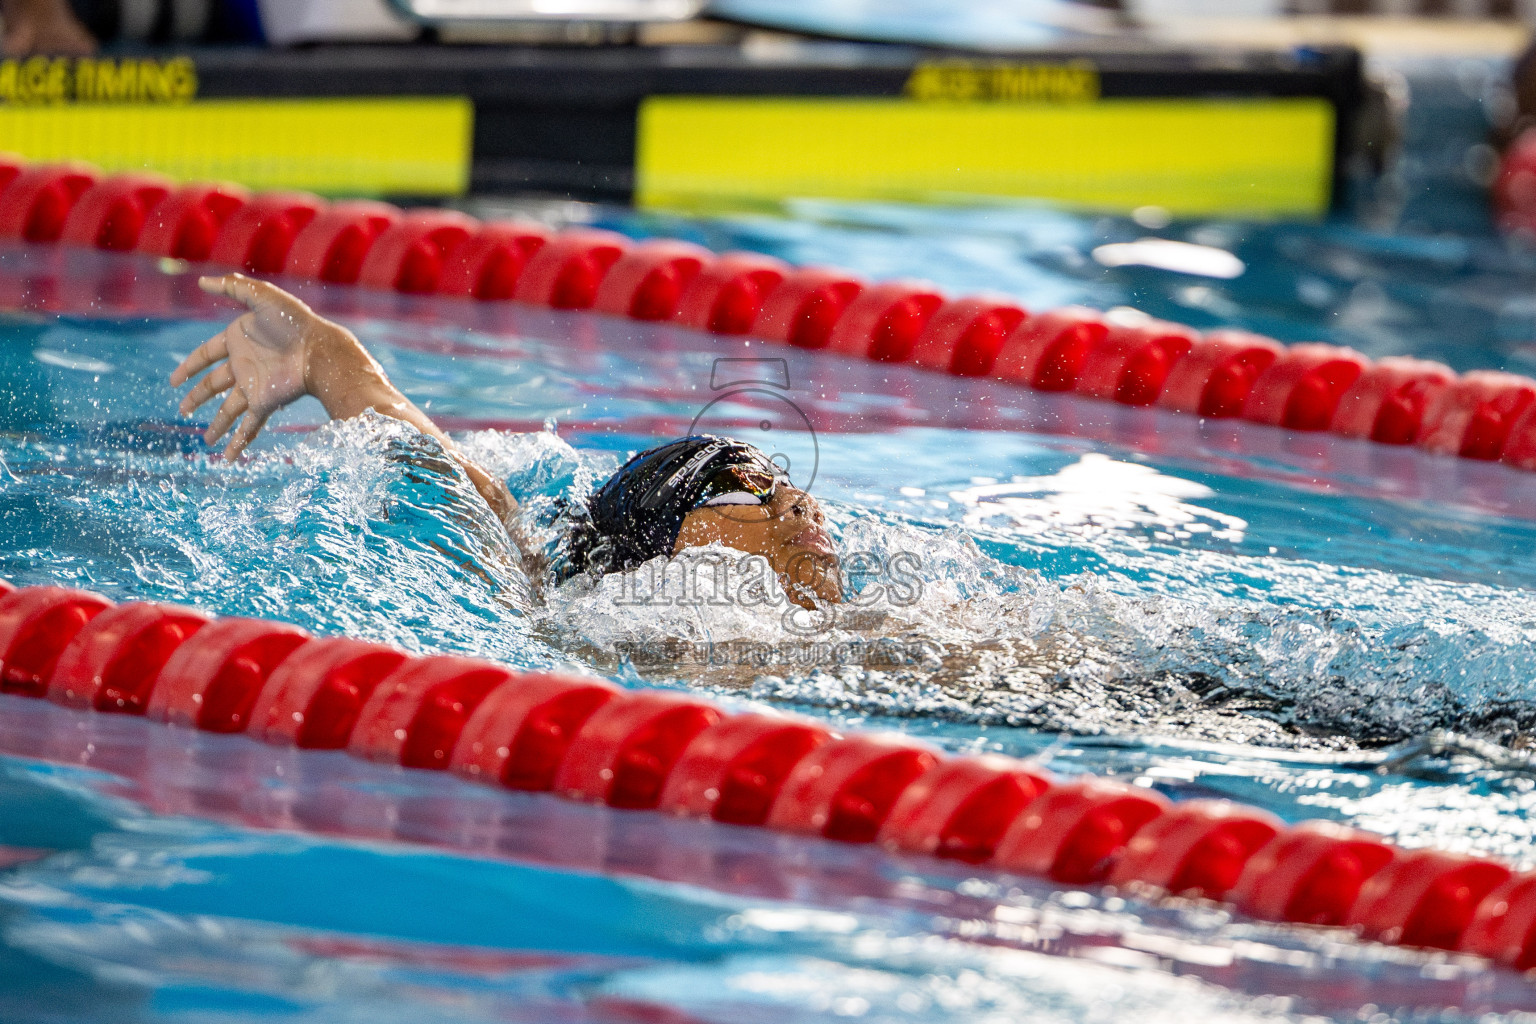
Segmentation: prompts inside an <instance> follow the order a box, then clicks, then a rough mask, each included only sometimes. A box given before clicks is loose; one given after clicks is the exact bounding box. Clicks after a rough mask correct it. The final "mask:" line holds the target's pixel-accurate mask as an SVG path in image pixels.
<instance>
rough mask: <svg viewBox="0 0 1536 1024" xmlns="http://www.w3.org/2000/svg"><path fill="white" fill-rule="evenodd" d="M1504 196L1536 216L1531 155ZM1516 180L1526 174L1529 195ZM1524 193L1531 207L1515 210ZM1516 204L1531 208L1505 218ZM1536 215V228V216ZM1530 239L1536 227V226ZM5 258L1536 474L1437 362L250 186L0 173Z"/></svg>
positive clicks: (1520, 424) (1514, 434) (1528, 385)
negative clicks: (560, 312)
mask: <svg viewBox="0 0 1536 1024" xmlns="http://www.w3.org/2000/svg"><path fill="white" fill-rule="evenodd" d="M1519 155H1521V156H1522V158H1523V162H1521V161H1519V160H1512V163H1511V165H1510V169H1509V170H1507V172H1506V175H1505V178H1504V179H1501V182H1502V184H1501V191H1500V193H1499V194H1500V196H1502V197H1504V201H1505V203H1506V205H1511V204H1512V201H1511V200H1510V199H1509V197H1510V196H1516V194H1517V193H1518V196H1517V198H1519V197H1524V196H1525V194H1526V192H1529V193H1530V194H1531V195H1532V196H1536V186H1531V187H1529V188H1526V187H1525V183H1526V182H1527V179H1529V181H1532V182H1536V141H1533V142H1532V143H1531V145H1529V146H1527V147H1526V149H1524V150H1520V153H1519ZM1522 175H1523V176H1522ZM1521 188H1525V192H1522V191H1521ZM1513 205H1518V204H1513ZM1528 205H1529V206H1530V207H1531V209H1532V210H1536V199H1530V200H1529V203H1528ZM1530 219H1531V220H1532V222H1533V223H1536V213H1533V214H1532V217H1531V218H1530ZM0 240H12V241H27V242H44V243H47V242H61V243H64V244H70V245H83V246H94V247H96V248H101V249H114V250H132V251H137V252H141V253H145V254H149V255H156V256H171V257H175V258H179V259H185V260H192V261H199V262H204V261H205V262H208V263H210V264H213V265H216V266H218V267H230V268H236V269H241V270H245V271H248V272H251V273H258V274H278V273H282V274H289V275H293V276H298V277H305V278H310V279H313V280H319V281H326V282H329V283H333V284H356V285H358V286H360V287H364V288H375V289H383V290H394V291H399V292H406V293H413V294H438V295H453V296H467V297H474V298H477V299H481V300H484V301H499V300H508V299H511V300H515V301H519V302H526V303H535V304H539V305H544V306H550V307H554V308H558V309H592V310H596V311H598V312H602V313H607V314H611V315H615V316H628V317H633V318H635V319H639V320H650V321H665V322H672V323H676V324H679V325H681V326H686V327H689V328H693V329H697V330H705V331H712V332H714V333H718V334H725V335H733V336H741V335H745V336H749V337H755V338H758V339H760V340H762V341H765V342H768V343H776V344H784V345H794V346H798V347H801V348H807V349H825V350H828V351H832V352H835V353H838V354H841V355H844V356H854V357H860V358H866V359H871V360H877V361H885V362H898V363H902V362H911V363H914V364H916V365H919V366H923V367H927V368H930V369H934V370H941V371H947V372H949V373H953V374H956V375H960V376H967V377H990V378H993V379H995V380H999V381H1003V382H1008V383H1012V384H1019V385H1024V386H1026V387H1031V388H1036V389H1039V390H1044V391H1065V392H1073V393H1076V394H1079V395H1083V396H1085V397H1090V398H1096V399H1100V400H1107V401H1114V402H1119V403H1121V404H1124V405H1132V406H1157V407H1160V408H1163V409H1169V410H1173V411H1178V412H1184V413H1189V414H1192V415H1197V416H1203V417H1207V418H1241V419H1246V420H1251V421H1253V422H1257V423H1266V424H1270V425H1273V426H1279V427H1284V428H1287V429H1290V430H1300V431H1322V432H1329V433H1333V434H1338V435H1341V436H1345V437H1354V438H1369V439H1371V440H1373V441H1377V442H1379V443H1382V444H1393V445H1416V446H1418V447H1420V448H1424V449H1427V450H1429V451H1433V452H1438V453H1443V454H1449V455H1459V456H1461V457H1463V458H1468V459H1478V460H1483V461H1502V462H1503V463H1505V464H1507V465H1511V466H1517V467H1519V468H1521V469H1536V381H1532V380H1530V379H1528V378H1525V377H1518V376H1515V375H1512V374H1503V373H1489V372H1473V373H1468V374H1466V375H1464V376H1458V375H1457V374H1456V373H1454V372H1453V371H1452V370H1451V369H1450V368H1449V367H1446V366H1443V365H1441V364H1439V363H1432V362H1425V361H1423V360H1414V359H1401V358H1388V359H1383V360H1381V361H1380V362H1373V361H1372V360H1370V359H1367V358H1366V357H1365V356H1363V355H1361V354H1360V353H1358V352H1355V351H1353V350H1351V349H1347V348H1339V347H1336V346H1331V345H1320V344H1306V345H1294V346H1290V347H1287V346H1284V345H1281V344H1279V343H1278V342H1276V341H1274V340H1272V339H1269V338H1264V337H1261V336H1258V335H1254V334H1248V333H1245V332H1240V331H1230V330H1218V331H1211V332H1207V333H1200V332H1198V331H1195V330H1193V329H1191V328H1188V327H1185V326H1182V325H1179V324H1173V323H1165V322H1159V321H1150V322H1143V323H1133V324H1132V323H1123V322H1115V321H1113V320H1109V319H1106V318H1105V317H1104V316H1102V315H1101V314H1099V313H1097V312H1095V311H1093V310H1089V309H1082V308H1075V307H1074V308H1068V309H1059V310H1048V311H1043V312H1030V311H1027V310H1025V309H1024V308H1023V307H1022V306H1019V305H1017V304H1015V303H1012V302H1008V301H1006V300H998V299H995V298H987V297H975V296H972V297H959V298H953V297H947V296H945V295H943V294H941V293H940V292H939V291H938V290H936V289H935V288H933V287H931V286H928V285H925V284H923V283H921V282H901V281H895V282H881V283H873V284H872V283H870V282H868V281H865V280H863V279H861V278H859V277H858V276H856V275H853V274H849V273H846V272H844V271H840V270H835V269H828V268H823V267H791V266H789V265H787V264H785V263H783V262H781V261H779V260H775V259H772V258H770V257H766V256H760V255H756V254H752V253H725V254H723V255H717V254H715V253H711V252H709V251H708V250H705V249H701V248H699V247H698V246H695V245H692V244H689V243H686V242H680V241H675V240H668V239H659V240H653V241H647V242H640V243H636V242H634V241H632V240H630V239H628V238H625V237H624V236H622V235H618V234H615V233H614V232H611V231H597V230H593V229H590V228H580V229H572V230H568V231H563V232H550V231H549V230H547V229H545V228H542V227H539V226H537V225H531V224H523V223H516V222H501V223H480V222H478V221H476V220H474V219H473V218H471V217H467V216H465V215H463V214H461V213H456V212H453V211H445V210H431V209H422V210H411V211H402V210H399V209H397V208H395V207H392V206H390V205H388V204H385V203H375V202H359V201H346V202H338V203H335V204H329V205H328V204H327V203H326V202H325V201H324V200H322V199H321V198H320V197H318V196H313V195H308V194H305V193H293V192H272V193H263V194H259V195H255V196H252V195H251V194H250V193H248V192H246V191H245V190H244V189H242V188H240V187H239V186H237V185H229V184H212V185H210V184H191V185H184V186H181V187H174V186H172V185H171V184H170V183H169V182H166V181H164V180H163V179H160V178H158V177H154V176H148V175H143V174H125V175H117V176H111V177H102V176H101V175H100V174H99V172H97V170H96V169H95V168H92V167H89V166H86V165H81V164H37V165H26V164H24V163H22V162H21V161H20V160H17V159H13V158H6V157H3V156H0Z"/></svg>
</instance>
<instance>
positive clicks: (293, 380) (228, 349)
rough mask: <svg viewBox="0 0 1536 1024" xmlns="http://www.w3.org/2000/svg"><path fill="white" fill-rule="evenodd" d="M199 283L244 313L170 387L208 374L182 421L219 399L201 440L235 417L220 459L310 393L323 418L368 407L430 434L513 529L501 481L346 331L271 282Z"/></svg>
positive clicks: (190, 396)
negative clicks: (398, 386) (393, 381)
mask: <svg viewBox="0 0 1536 1024" xmlns="http://www.w3.org/2000/svg"><path fill="white" fill-rule="evenodd" d="M197 283H198V286H199V287H201V288H202V289H203V291H205V292H208V293H209V294H211V295H224V296H227V297H228V298H231V299H234V300H235V301H236V302H239V303H241V304H242V305H244V306H245V307H246V309H247V310H248V312H246V313H243V314H242V315H241V316H240V317H238V318H237V319H236V320H235V322H234V323H232V324H230V325H229V326H228V327H226V328H224V330H222V331H220V332H219V333H218V334H216V335H214V336H213V337H212V338H209V339H208V340H207V341H205V342H203V343H202V344H201V345H199V346H198V347H197V350H196V351H194V352H193V353H192V354H191V355H189V356H187V358H186V359H184V360H182V362H181V365H180V366H178V367H176V370H175V372H173V373H172V374H171V384H172V385H174V386H178V387H179V386H180V385H182V384H185V383H186V382H187V381H189V380H191V379H192V378H193V377H194V376H196V375H197V374H199V373H202V372H203V371H204V370H208V373H207V374H205V375H204V376H203V378H202V379H201V380H199V381H198V382H197V383H196V384H195V385H193V387H192V390H191V391H189V392H187V394H186V397H184V398H183V399H182V400H181V414H182V415H183V416H190V415H191V414H192V413H193V412H195V411H196V410H197V409H198V408H199V407H200V406H202V405H203V404H204V403H206V402H207V401H208V400H209V399H211V398H213V397H214V396H216V395H225V398H224V402H223V404H222V405H220V406H219V411H218V412H217V413H215V414H214V417H213V422H212V423H210V424H209V425H208V429H207V431H205V432H204V434H203V440H205V441H206V442H207V443H208V444H217V443H218V441H219V439H220V438H222V437H223V436H224V435H225V434H227V433H230V428H231V427H234V426H235V422H236V421H237V420H238V421H239V423H240V425H239V427H238V428H236V429H235V430H234V433H233V434H232V435H231V436H230V439H229V442H228V443H227V444H226V445H225V446H224V458H225V459H227V460H229V461H231V462H232V461H234V460H235V459H237V458H239V456H240V453H241V452H243V451H244V450H245V449H246V447H247V446H248V445H249V444H250V443H251V442H252V441H254V440H256V436H257V435H258V434H260V433H261V428H262V427H264V426H266V423H267V420H268V418H270V417H271V415H272V414H273V413H274V412H276V411H277V410H279V409H281V408H282V407H283V406H285V405H289V404H291V403H292V402H294V401H297V400H298V399H300V398H302V397H304V396H305V395H314V396H315V397H316V398H318V399H319V400H320V404H321V405H323V406H325V411H326V413H327V414H329V415H330V417H331V419H335V420H344V419H351V418H352V417H354V416H357V415H359V414H361V413H363V412H364V411H366V410H368V409H372V410H374V411H375V412H378V413H380V414H382V415H384V416H388V417H390V418H392V419H397V420H402V421H404V422H406V423H409V424H411V425H412V426H414V427H415V428H416V429H417V430H420V431H421V432H422V433H424V434H430V435H432V436H433V437H435V438H437V440H438V441H439V442H441V443H442V445H443V448H444V449H445V450H446V451H447V452H448V454H449V455H450V456H452V457H453V459H454V461H456V462H457V463H459V465H460V466H462V467H463V468H464V471H465V473H466V474H468V476H469V479H470V481H471V482H472V483H473V484H474V485H475V489H476V490H478V491H479V492H480V494H481V496H483V497H484V498H485V500H486V503H487V504H489V505H490V506H491V509H492V510H493V511H494V512H495V513H496V514H497V516H498V517H499V518H500V519H501V520H502V522H503V523H508V524H510V523H511V521H512V518H513V516H514V514H515V512H516V510H517V502H515V501H514V500H513V499H512V495H511V494H509V493H508V492H507V488H506V485H505V484H504V483H502V482H501V481H500V480H498V479H496V478H495V477H493V476H492V475H491V474H489V473H487V472H486V471H485V470H484V469H482V468H481V467H480V466H479V465H477V464H476V463H475V462H474V461H473V460H472V459H470V458H469V457H468V456H466V455H465V454H464V453H463V452H462V451H460V450H459V446H458V445H457V444H455V443H454V442H453V440H452V439H451V438H449V437H448V435H447V434H444V433H443V432H442V431H441V430H439V429H438V427H437V424H435V423H433V422H432V421H431V419H429V418H428V417H427V415H426V413H424V412H422V411H421V410H420V409H418V408H416V406H415V405H413V404H412V403H411V401H410V400H409V399H407V398H406V397H405V396H404V395H402V394H401V393H400V392H399V390H398V389H396V387H395V386H394V385H393V384H391V383H390V381H389V377H387V376H386V375H385V373H384V368H383V367H382V366H380V365H379V364H378V362H377V361H376V360H375V359H374V358H373V357H372V356H371V355H369V354H368V350H367V349H365V348H363V345H362V342H360V341H358V340H357V336H356V335H354V334H353V333H352V332H351V331H349V330H347V329H346V328H345V327H343V326H341V325H340V324H337V323H332V322H331V321H329V320H327V319H325V318H324V317H323V316H321V315H319V314H318V313H316V312H315V311H314V310H312V309H310V308H309V307H308V306H307V305H305V304H304V303H303V302H301V301H300V300H298V299H297V298H295V297H293V296H292V295H289V294H288V293H287V292H285V291H283V290H282V289H281V288H279V287H277V285H275V284H269V283H267V282H266V281H258V280H256V279H254V278H250V277H246V276H245V275H244V274H225V275H224V276H222V277H202V278H198V281H197ZM209 367H212V369H211V370H209ZM226 392H228V394H225V393H226Z"/></svg>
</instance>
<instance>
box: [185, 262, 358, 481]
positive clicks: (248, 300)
mask: <svg viewBox="0 0 1536 1024" xmlns="http://www.w3.org/2000/svg"><path fill="white" fill-rule="evenodd" d="M197 283H198V285H199V286H200V287H201V288H202V289H203V291H205V292H209V293H210V294H213V295H226V296H228V297H229V298H231V299H234V300H235V301H237V302H240V303H243V304H244V305H245V306H246V308H247V309H249V310H250V312H248V313H245V314H244V315H242V316H241V317H239V318H238V319H236V320H235V322H234V323H232V324H230V325H229V326H228V327H226V328H224V330H222V331H220V332H219V333H218V334H216V335H214V336H213V337H212V338H209V339H208V340H207V341H205V342H203V343H202V344H201V345H199V346H198V347H197V350H196V351H194V352H193V353H192V354H191V355H189V356H187V358H185V359H183V360H182V361H181V365H180V366H178V367H176V371H175V372H174V373H172V374H171V384H172V385H173V386H178V387H179V386H180V385H182V384H185V383H186V382H187V381H188V380H190V379H191V378H192V377H193V376H194V375H196V374H198V373H201V372H202V371H204V370H206V369H208V368H209V367H210V366H211V367H213V369H212V371H211V372H209V373H208V374H207V375H205V376H204V377H203V379H202V380H199V381H198V382H197V383H196V384H195V385H193V387H192V390H191V391H188V392H187V394H186V396H185V397H184V398H182V400H181V409H180V411H181V414H182V415H183V416H190V415H192V413H194V412H195V411H197V409H198V408H199V407H201V406H202V405H203V404H204V403H206V402H207V401H208V400H209V399H210V398H213V397H215V396H216V395H224V396H225V397H224V402H223V404H222V405H220V406H219V411H218V412H217V413H215V414H214V417H213V422H212V423H210V424H209V425H208V429H207V430H206V431H205V432H204V433H203V440H204V441H206V442H207V443H209V444H217V443H218V441H219V439H220V438H221V437H223V436H224V435H225V434H227V433H229V431H230V428H231V427H233V426H234V425H235V422H236V421H237V420H238V421H239V423H240V426H239V428H238V429H236V430H235V431H234V433H233V434H231V436H230V439H229V443H228V444H226V445H225V446H224V458H226V459H228V460H230V461H234V459H236V458H237V457H238V456H239V455H240V453H241V452H243V451H244V450H245V448H246V446H247V445H249V444H250V443H251V442H252V441H254V440H256V435H257V434H260V433H261V428H262V427H264V426H266V423H267V419H268V418H269V417H270V416H271V415H272V414H273V413H274V412H276V411H277V410H279V409H281V408H282V407H283V406H285V405H288V404H289V403H291V402H294V401H296V400H297V399H300V398H302V397H304V396H305V395H307V394H314V393H315V391H314V389H313V388H312V387H311V382H310V381H309V380H308V371H309V367H310V364H311V362H316V363H323V362H326V361H327V360H324V359H319V360H317V359H316V358H315V357H316V356H317V355H319V353H320V352H322V351H325V350H340V352H342V353H344V352H345V350H346V349H348V348H355V349H356V350H357V351H356V353H355V354H354V357H353V361H354V362H356V363H358V364H359V366H361V365H362V364H364V363H373V359H372V357H370V356H369V355H368V353H367V352H366V351H364V350H363V347H362V345H360V344H359V343H358V341H357V339H356V338H354V337H352V336H351V332H350V331H347V330H346V329H345V328H343V327H341V326H339V325H337V324H333V323H331V322H330V321H328V320H325V319H323V318H322V317H320V316H318V315H316V314H315V311H314V310H312V309H310V308H309V307H308V306H306V305H305V304H304V303H302V302H300V301H299V300H298V299H296V298H294V297H293V296H292V295H289V294H288V293H287V292H285V291H283V290H282V289H281V288H278V287H276V286H275V285H270V284H267V283H266V282H265V281H256V280H253V279H252V278H249V277H246V276H245V275H244V274H226V275H225V276H223V277H203V278H199V279H198V282H197ZM328 361H329V362H336V361H337V360H336V358H335V356H332V357H331V358H330V359H329V360H328ZM373 368H374V370H375V371H376V373H375V375H376V376H377V377H378V378H379V379H381V380H383V379H384V371H383V370H382V369H378V364H377V363H373ZM315 383H316V384H318V383H319V382H318V381H317V382H315ZM385 383H386V384H387V383H388V381H387V380H386V381H385ZM242 417H244V418H243V419H242Z"/></svg>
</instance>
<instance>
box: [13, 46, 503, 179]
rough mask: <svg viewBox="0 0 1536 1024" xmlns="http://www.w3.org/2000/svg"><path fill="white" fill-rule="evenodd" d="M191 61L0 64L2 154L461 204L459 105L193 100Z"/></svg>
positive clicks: (452, 100)
mask: <svg viewBox="0 0 1536 1024" xmlns="http://www.w3.org/2000/svg"><path fill="white" fill-rule="evenodd" d="M196 93H197V76H196V70H195V68H194V67H193V65H192V62H191V61H190V60H187V59H186V58H174V59H171V60H166V61H156V60H148V59H146V60H119V61H113V60H91V59H80V60H71V59H68V58H31V59H28V60H23V61H15V60H7V61H0V152H10V153H15V154H17V155H19V156H22V157H25V158H26V159H28V160H84V161H87V162H89V163H93V164H96V165H97V166H99V167H101V168H102V169H103V170H105V171H130V170H152V171H159V172H160V173H162V174H167V175H169V176H171V177H172V178H176V179H179V180H191V179H202V180H208V179H216V180H229V181H235V182H239V183H240V184H242V185H245V186H247V187H249V188H254V189H309V190H312V191H315V192H321V193H325V194H329V195H417V196H451V195H462V194H463V193H464V192H465V191H467V190H468V187H469V172H470V162H471V159H472V153H473V127H474V106H473V104H472V103H471V102H470V100H469V99H468V98H467V97H463V96H428V97H414V96H390V97H360V98H335V99H330V98H327V99H195V98H194V97H195V96H196Z"/></svg>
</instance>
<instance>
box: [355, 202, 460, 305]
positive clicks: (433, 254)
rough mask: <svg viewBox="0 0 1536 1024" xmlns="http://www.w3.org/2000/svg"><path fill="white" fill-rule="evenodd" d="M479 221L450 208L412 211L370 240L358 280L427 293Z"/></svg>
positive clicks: (379, 286) (417, 293)
mask: <svg viewBox="0 0 1536 1024" xmlns="http://www.w3.org/2000/svg"><path fill="white" fill-rule="evenodd" d="M478 226H479V224H478V223H477V222H476V221H475V220H474V219H473V218H471V217H466V216H465V215H464V214H462V213H456V212H454V211H453V210H413V211H412V212H410V213H408V214H406V215H405V217H404V218H403V219H401V220H400V221H398V222H397V223H394V224H391V225H389V226H388V227H387V228H385V229H384V231H383V232H382V233H380V235H379V236H378V237H377V238H376V239H374V242H373V245H372V246H371V247H370V248H369V250H368V255H367V258H366V259H365V260H364V261H363V263H362V266H361V268H360V270H359V274H358V281H359V283H361V284H362V285H363V286H365V287H368V288H380V289H383V290H386V291H388V290H391V289H392V290H394V291H397V292H408V293H410V294H413V295H431V294H432V293H433V292H436V291H437V290H438V287H439V285H441V284H442V280H443V271H444V269H445V268H446V267H447V265H448V262H449V256H450V254H451V253H452V252H453V251H454V250H455V249H457V248H459V247H460V246H462V245H463V244H464V243H465V242H467V241H468V240H469V238H470V236H471V235H473V234H474V232H475V229H476V228H477V227H478Z"/></svg>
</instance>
